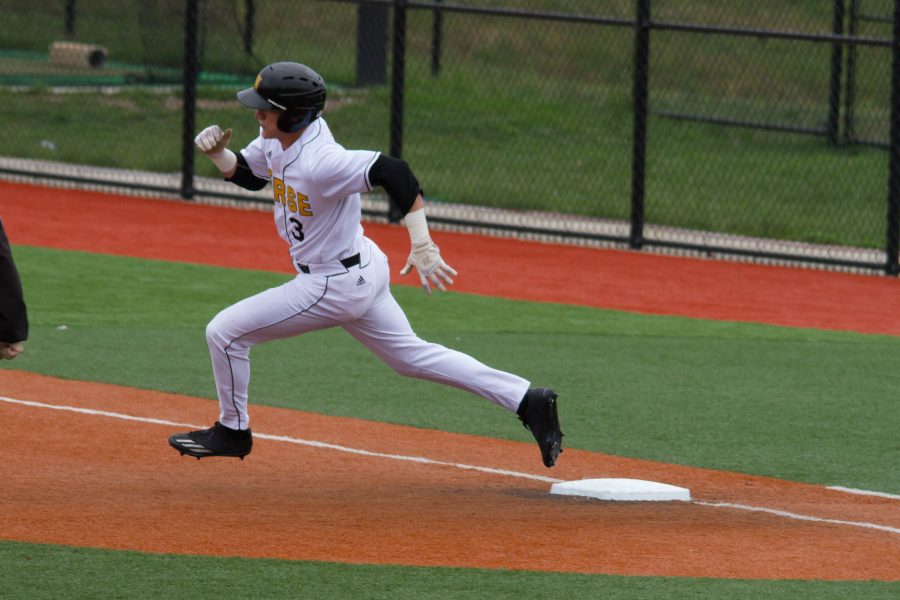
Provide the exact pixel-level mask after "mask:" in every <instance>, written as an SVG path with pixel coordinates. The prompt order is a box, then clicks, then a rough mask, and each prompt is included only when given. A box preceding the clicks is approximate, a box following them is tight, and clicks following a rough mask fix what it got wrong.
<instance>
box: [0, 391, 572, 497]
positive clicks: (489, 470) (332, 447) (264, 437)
mask: <svg viewBox="0 0 900 600" xmlns="http://www.w3.org/2000/svg"><path fill="white" fill-rule="evenodd" d="M0 401H3V402H9V403H11V404H21V405H24V406H32V407H35V408H49V409H52V410H64V411H69V412H75V413H81V414H85V415H96V416H101V417H112V418H114V419H123V420H125V421H139V422H141V423H153V424H155V425H166V426H170V427H185V428H187V429H204V426H202V425H192V424H191V423H177V422H175V421H166V420H163V419H151V418H148V417H135V416H132V415H126V414H123V413H117V412H109V411H105V410H95V409H92V408H81V407H78V406H64V405H59V404H45V403H43V402H33V401H31V400H18V399H16V398H7V397H6V396H0ZM253 437H254V438H256V439H261V440H273V441H276V442H287V443H289V444H298V445H301V446H312V447H313V448H325V449H327V450H337V451H339V452H346V453H348V454H358V455H360V456H372V457H376V458H389V459H392V460H402V461H406V462H415V463H421V464H427V465H438V466H443V467H455V468H457V469H466V470H470V471H481V472H482V473H490V474H492V475H507V476H509V477H518V478H520V479H531V480H533V481H543V482H546V483H561V482H562V479H554V478H552V477H544V476H542V475H532V474H530V473H521V472H519V471H507V470H505V469H494V468H491V467H479V466H475V465H467V464H464V463H452V462H445V461H442V460H434V459H431V458H425V457H424V456H405V455H402V454H385V453H383V452H372V451H370V450H361V449H359V448H350V447H348V446H339V445H338V444H329V443H327V442H317V441H315V440H304V439H300V438H292V437H287V436H283V435H269V434H267V433H257V432H255V431H254V432H253Z"/></svg>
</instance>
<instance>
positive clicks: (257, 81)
mask: <svg viewBox="0 0 900 600" xmlns="http://www.w3.org/2000/svg"><path fill="white" fill-rule="evenodd" d="M260 83H262V75H257V76H256V81H255V82H254V83H253V89H254V90H258V89H259V84H260Z"/></svg>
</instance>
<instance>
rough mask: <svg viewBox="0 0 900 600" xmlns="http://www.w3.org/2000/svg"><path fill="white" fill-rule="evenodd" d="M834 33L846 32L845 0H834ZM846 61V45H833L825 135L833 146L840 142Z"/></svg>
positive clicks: (832, 27)
mask: <svg viewBox="0 0 900 600" xmlns="http://www.w3.org/2000/svg"><path fill="white" fill-rule="evenodd" d="M831 32H832V33H833V34H834V35H843V34H844V0H834V20H833V21H832V25H831ZM843 63H844V45H843V44H842V43H840V42H835V43H834V44H832V45H831V79H830V81H829V83H828V122H827V124H826V126H825V137H826V139H827V140H828V143H829V144H830V145H832V146H834V145H837V143H838V127H839V125H840V113H841V67H842V65H843Z"/></svg>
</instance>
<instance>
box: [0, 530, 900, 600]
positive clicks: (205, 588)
mask: <svg viewBox="0 0 900 600" xmlns="http://www.w3.org/2000/svg"><path fill="white" fill-rule="evenodd" d="M0 581H2V582H3V583H2V587H0V597H3V598H23V599H24V598H27V599H29V600H37V599H42V598H69V599H72V600H76V599H82V598H83V599H88V598H90V599H94V598H141V599H142V600H143V599H147V600H149V599H151V598H190V599H191V600H203V599H205V598H209V599H214V600H227V599H231V598H265V599H267V600H269V599H271V600H274V599H276V598H315V599H317V600H318V599H332V598H334V599H344V598H356V599H361V598H391V599H392V600H404V599H410V600H413V599H415V600H420V599H423V598H435V599H446V598H472V599H485V600H487V599H491V600H494V599H497V598H516V599H520V598H542V597H543V598H572V599H574V598H620V599H635V600H638V599H640V600H644V599H646V598H700V599H702V598H709V599H719V598H729V599H740V598H748V599H749V598H754V599H755V598H769V599H784V600H799V599H803V598H810V599H812V598H815V599H816V600H827V599H831V598H833V599H843V598H865V599H872V600H876V599H880V598H885V599H888V598H896V597H897V594H898V592H900V586H898V584H896V583H884V582H871V581H864V582H863V581H861V582H822V581H790V580H789V581H752V580H751V581H748V580H717V579H691V578H664V577H621V576H601V575H581V574H568V573H539V572H528V571H488V570H480V569H457V568H421V567H403V566H381V565H378V566H376V565H348V564H336V563H325V562H299V561H282V560H267V559H245V558H210V557H203V556H178V555H168V554H163V555H159V554H142V553H138V552H113V551H109V550H95V549H90V548H68V547H62V546H50V545H38V544H24V543H18V542H0Z"/></svg>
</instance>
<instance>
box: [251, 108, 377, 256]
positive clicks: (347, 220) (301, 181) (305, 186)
mask: <svg viewBox="0 0 900 600" xmlns="http://www.w3.org/2000/svg"><path fill="white" fill-rule="evenodd" d="M241 154H243V155H244V158H245V159H246V160H247V164H248V165H249V166H250V169H251V171H253V174H254V175H256V176H257V177H259V178H260V179H268V180H269V181H271V184H272V192H273V196H274V198H275V203H274V212H275V227H276V228H277V229H278V235H280V236H281V238H282V239H283V240H285V241H286V242H287V243H288V244H289V245H290V253H291V258H292V259H293V261H294V265H295V267H296V265H297V264H298V263H300V264H307V265H308V264H321V263H328V262H331V261H334V260H338V259H341V258H346V257H348V256H352V255H354V254H357V253H358V252H359V251H360V249H361V248H362V246H361V241H362V236H363V229H362V225H360V218H361V216H362V213H361V211H360V202H359V194H360V193H362V192H368V191H371V189H372V187H371V185H370V183H369V178H368V174H369V168H370V167H371V166H372V163H374V162H375V159H377V158H378V155H379V154H380V153H379V152H372V151H368V150H346V149H344V147H343V146H341V145H340V144H338V143H337V142H335V141H334V136H333V135H332V134H331V130H330V129H329V128H328V124H327V123H325V120H324V119H321V118H320V119H317V120H316V121H314V122H313V123H312V125H310V126H309V127H307V128H306V131H304V132H303V135H301V136H300V139H299V140H297V141H296V142H294V143H293V144H292V145H291V146H290V147H289V148H288V149H287V150H283V149H282V148H281V142H279V141H278V140H274V139H264V138H262V137H258V138H256V139H255V140H253V141H252V142H251V143H250V144H249V145H248V146H247V147H246V148H244V149H243V150H241Z"/></svg>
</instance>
